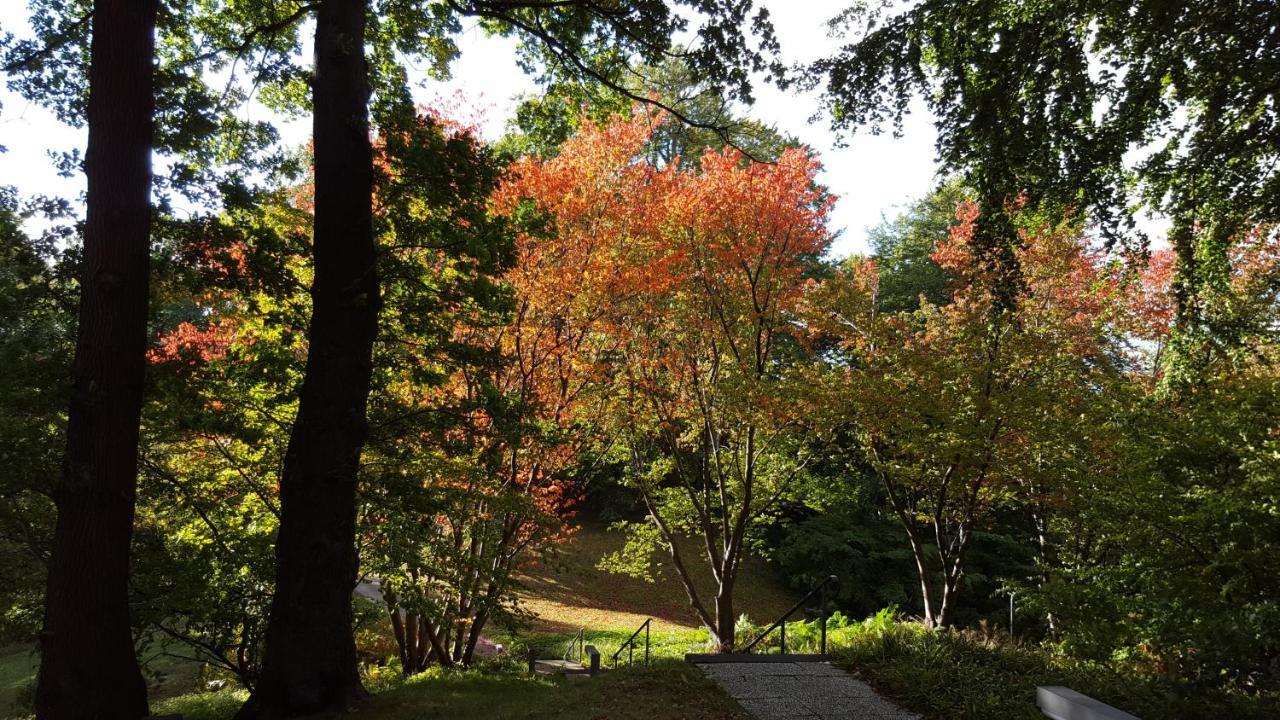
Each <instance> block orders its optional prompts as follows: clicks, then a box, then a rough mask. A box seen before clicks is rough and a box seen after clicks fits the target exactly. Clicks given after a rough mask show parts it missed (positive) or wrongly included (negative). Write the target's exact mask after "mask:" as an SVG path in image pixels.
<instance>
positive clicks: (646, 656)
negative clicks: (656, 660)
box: [644, 620, 649, 667]
mask: <svg viewBox="0 0 1280 720" xmlns="http://www.w3.org/2000/svg"><path fill="white" fill-rule="evenodd" d="M644 666H645V667H649V621H648V620H645V621H644Z"/></svg>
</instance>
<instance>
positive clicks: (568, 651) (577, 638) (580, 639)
mask: <svg viewBox="0 0 1280 720" xmlns="http://www.w3.org/2000/svg"><path fill="white" fill-rule="evenodd" d="M586 632H587V629H586V628H585V627H584V628H582V629H580V630H578V634H577V635H574V636H573V639H572V640H570V641H569V644H568V645H567V646H565V649H564V661H565V662H569V656H570V655H572V654H573V646H574V645H577V646H578V664H579V665H581V664H582V654H583V653H584V652H585V650H584V649H583V643H584V642H585V638H586V635H585V633H586Z"/></svg>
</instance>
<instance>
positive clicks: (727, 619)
mask: <svg viewBox="0 0 1280 720" xmlns="http://www.w3.org/2000/svg"><path fill="white" fill-rule="evenodd" d="M737 624H738V619H737V617H736V616H735V615H734V614H733V586H732V585H721V587H720V590H719V592H717V593H716V628H715V630H716V631H715V636H716V652H720V653H728V652H733V650H734V648H735V646H736V642H737V638H736V632H735V631H736V629H737Z"/></svg>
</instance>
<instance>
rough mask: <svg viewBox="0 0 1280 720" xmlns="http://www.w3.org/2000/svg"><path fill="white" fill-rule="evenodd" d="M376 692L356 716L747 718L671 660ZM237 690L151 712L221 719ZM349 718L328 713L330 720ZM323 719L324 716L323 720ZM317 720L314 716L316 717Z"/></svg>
mask: <svg viewBox="0 0 1280 720" xmlns="http://www.w3.org/2000/svg"><path fill="white" fill-rule="evenodd" d="M380 684H381V685H383V686H384V687H383V688H382V689H381V692H377V693H376V694H375V695H374V696H373V697H371V698H370V699H368V700H367V701H365V702H363V703H361V704H360V706H359V707H358V708H357V710H356V711H355V712H356V714H358V716H359V717H362V718H367V719H369V720H375V719H376V720H433V719H436V718H438V719H440V720H481V719H483V720H559V719H560V718H566V717H574V718H582V719H583V720H684V719H686V718H700V719H705V720H747V716H746V715H745V714H744V713H743V712H742V710H741V708H739V707H738V705H737V703H735V702H734V701H733V700H732V699H730V698H729V697H728V696H727V695H725V694H724V692H723V691H722V690H721V689H720V688H719V687H718V686H716V685H715V684H714V683H713V682H711V681H710V680H708V679H707V678H706V677H704V676H703V675H702V673H701V672H700V671H698V670H697V668H695V667H693V666H692V665H689V664H687V663H684V662H681V661H676V660H658V661H656V662H654V663H653V664H652V665H651V666H649V667H642V666H635V667H633V668H629V669H626V670H620V671H610V672H605V673H603V674H602V675H600V676H599V677H596V678H591V679H588V678H573V679H570V678H564V677H560V676H543V675H528V674H527V673H522V672H518V671H517V670H516V669H515V666H513V665H510V664H493V665H490V666H489V667H488V668H486V669H484V670H470V671H463V670H442V669H440V668H433V669H432V670H430V671H428V672H426V673H423V674H421V675H418V676H415V677H413V678H411V679H409V680H406V681H400V680H398V679H390V678H387V679H382V680H379V679H373V680H371V681H370V682H369V685H370V686H371V689H377V686H378V685H380ZM244 698H245V696H244V693H243V692H241V691H222V692H217V693H202V694H195V695H187V696H183V697H178V698H172V699H169V700H165V701H162V702H158V703H153V706H152V713H154V714H157V715H159V714H174V713H177V714H181V715H182V716H183V718H184V720H227V719H228V718H230V717H231V716H232V715H234V714H235V711H236V710H237V709H238V708H239V707H240V704H241V703H242V702H244ZM349 716H350V713H344V714H341V715H336V714H335V715H332V716H328V717H330V718H333V719H335V720H336V718H340V717H349ZM321 717H325V716H321ZM318 720H319V719H318Z"/></svg>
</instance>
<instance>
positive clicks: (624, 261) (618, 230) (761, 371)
mask: <svg viewBox="0 0 1280 720" xmlns="http://www.w3.org/2000/svg"><path fill="white" fill-rule="evenodd" d="M657 120H658V119H657V118H654V117H651V116H648V115H646V114H643V113H640V114H637V115H635V116H633V117H632V118H630V119H619V120H615V121H613V122H611V123H608V124H606V125H602V126H596V125H593V124H590V123H585V124H584V127H583V129H582V130H581V131H579V133H578V134H577V135H576V136H574V137H573V138H571V139H570V140H569V141H568V142H566V143H565V144H564V146H562V147H561V149H560V153H559V155H557V156H556V157H555V158H554V159H551V160H547V161H535V160H530V161H526V164H525V165H524V166H522V167H521V172H522V173H524V175H525V177H533V175H532V172H533V171H534V170H535V169H536V172H537V173H538V175H537V177H539V178H541V179H542V181H543V182H545V183H546V184H547V185H548V188H547V191H546V194H545V195H543V196H542V197H541V198H539V197H537V196H535V197H533V198H532V199H533V200H534V204H535V206H536V207H537V209H539V210H540V211H542V212H544V213H546V214H547V215H548V216H549V219H550V223H551V231H552V232H554V233H556V234H557V236H559V237H561V238H565V237H568V236H570V235H573V234H577V233H581V234H583V235H584V236H585V237H589V238H591V240H592V242H593V243H594V245H595V246H596V247H597V248H598V249H597V250H595V252H596V253H597V255H598V257H599V258H600V260H599V261H597V262H593V263H588V264H587V265H586V266H585V267H584V270H585V271H584V272H583V274H582V276H581V280H580V284H581V285H582V286H584V287H588V288H591V291H590V292H591V293H592V294H593V300H594V302H595V306H596V307H597V308H599V309H601V310H603V311H604V314H603V316H602V317H601V318H600V319H599V327H598V330H597V332H598V333H599V334H600V335H601V336H603V337H604V338H607V340H605V341H604V342H606V344H607V345H608V346H609V347H610V349H609V352H608V353H607V354H606V355H605V356H604V357H603V358H601V359H607V360H608V362H607V364H605V365H603V366H600V367H599V369H598V370H596V372H599V373H601V374H602V378H601V380H602V382H603V381H604V380H605V379H607V380H608V384H607V385H602V387H607V388H608V390H607V400H608V402H609V409H608V411H607V412H606V413H605V416H606V417H607V418H608V420H609V424H610V429H611V432H610V436H611V444H610V448H609V451H610V453H611V454H612V455H613V456H614V457H618V458H622V459H623V461H624V464H625V465H626V467H627V468H628V470H627V481H628V482H629V483H630V484H631V485H632V486H633V487H635V488H636V489H637V490H638V491H639V492H640V494H641V495H642V496H643V498H644V501H645V504H646V506H647V508H648V511H649V518H650V522H651V523H652V524H651V525H649V524H641V525H633V526H632V528H631V529H632V531H633V535H632V552H631V553H630V555H629V557H630V558H631V559H635V558H636V557H637V555H636V552H634V550H635V548H636V545H635V543H639V544H640V545H642V546H643V548H642V549H641V551H640V554H641V555H643V554H644V553H647V552H649V551H651V550H653V549H655V548H656V547H658V546H659V545H661V546H663V547H665V549H666V551H667V552H669V553H670V555H671V557H672V564H673V566H674V568H675V569H676V572H677V574H678V575H679V577H680V580H681V582H682V584H683V586H684V587H685V590H686V591H687V593H688V598H689V603H690V605H691V607H692V609H693V610H694V612H695V613H696V615H697V617H698V619H699V621H701V622H702V623H703V624H704V625H705V626H706V627H707V628H708V629H709V630H710V631H711V633H712V636H713V638H714V642H715V644H716V646H717V647H719V648H720V649H722V650H729V649H731V648H732V647H733V646H734V641H735V640H734V623H735V622H736V620H737V616H736V614H735V613H734V605H733V593H734V583H735V581H736V578H737V573H738V568H739V567H740V564H741V562H742V559H743V557H744V556H745V553H746V552H747V549H746V548H747V540H748V537H747V535H748V532H749V531H750V530H751V529H752V527H753V525H754V523H755V522H756V521H757V520H758V519H759V518H760V517H762V515H763V514H764V513H766V512H768V511H769V510H770V509H771V508H773V507H775V506H776V504H777V503H778V502H779V501H780V500H781V499H782V498H784V497H786V496H787V493H788V492H789V490H790V488H791V487H792V485H793V483H792V481H793V480H794V478H795V476H796V474H797V473H798V472H799V471H800V469H801V467H802V466H803V463H804V460H803V458H802V457H801V455H802V452H801V449H800V448H801V444H800V443H798V442H796V440H795V437H796V436H795V435H793V434H792V433H791V431H792V430H794V429H796V428H797V427H798V425H799V422H798V419H797V418H796V417H795V416H794V414H793V413H791V412H790V411H789V407H788V406H787V404H785V403H782V402H780V401H779V398H780V397H782V396H783V395H784V394H785V391H784V388H785V387H786V382H787V381H786V380H785V379H784V378H782V377H780V375H781V371H782V369H783V367H784V364H785V363H784V357H785V356H786V347H787V345H788V343H789V340H788V333H789V323H790V313H791V311H792V310H793V308H794V305H795V303H796V302H797V301H798V300H799V298H800V297H801V288H802V285H803V283H802V281H803V279H804V276H805V274H806V273H807V272H809V271H810V270H811V269H812V268H813V267H814V263H815V262H816V260H817V258H818V256H819V255H820V254H821V253H822V252H823V251H824V250H825V248H826V246H827V244H828V243H829V241H830V235H829V234H828V232H827V231H826V227H825V221H826V214H827V212H828V210H829V208H830V204H831V199H830V198H829V197H828V196H826V195H825V193H824V191H823V190H822V189H821V188H820V187H819V186H817V184H816V183H815V181H814V176H815V174H816V173H817V170H818V164H817V162H816V161H815V160H814V159H813V158H812V157H811V156H810V155H809V154H808V153H807V152H805V151H803V150H799V149H794V150H787V151H785V152H783V153H782V154H781V156H780V158H779V160H778V162H777V163H774V164H760V163H751V162H748V161H746V159H745V158H743V156H742V155H741V153H739V152H737V151H734V150H726V151H724V152H707V153H706V154H704V155H703V156H702V157H701V159H700V161H699V162H698V163H697V164H696V165H693V164H687V165H686V164H682V163H679V162H672V163H670V164H666V165H663V166H655V165H652V164H650V163H648V162H646V161H644V160H643V159H641V158H642V157H643V151H644V148H645V144H646V143H647V142H648V140H649V138H650V136H651V133H652V125H653V124H654V123H655V122H656V121H657ZM569 264H570V266H571V267H577V266H578V265H577V264H575V263H569ZM561 292H563V290H562V291H561ZM685 535H694V536H696V537H698V538H699V539H700V543H699V544H700V546H701V547H702V548H703V549H704V551H705V553H706V557H705V560H706V562H707V563H708V564H709V565H710V567H711V570H712V574H713V575H714V576H715V578H716V581H717V590H716V593H715V596H714V597H713V598H710V597H703V596H702V595H701V594H700V592H699V590H698V589H697V587H696V586H695V584H694V582H693V579H692V576H691V574H690V572H689V570H688V567H689V565H688V563H689V561H690V560H689V559H688V558H686V557H685V555H684V552H683V551H682V550H681V549H680V543H679V540H680V538H681V537H683V536H685ZM606 564H607V565H612V566H613V567H615V568H617V569H624V570H629V571H633V572H639V573H644V572H645V571H646V569H645V568H644V567H635V566H633V565H631V564H629V563H628V562H627V561H625V560H624V559H622V558H612V559H608V560H606ZM646 564H647V562H645V561H641V565H646Z"/></svg>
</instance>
